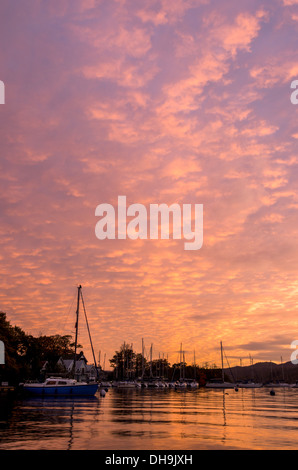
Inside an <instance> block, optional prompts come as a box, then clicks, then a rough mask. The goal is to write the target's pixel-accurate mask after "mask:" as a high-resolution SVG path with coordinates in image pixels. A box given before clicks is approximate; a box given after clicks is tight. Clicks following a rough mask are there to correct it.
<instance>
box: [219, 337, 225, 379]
mask: <svg viewBox="0 0 298 470" xmlns="http://www.w3.org/2000/svg"><path fill="white" fill-rule="evenodd" d="M220 353H221V375H222V381H223V382H224V381H225V373H224V366H223V350H222V341H221V342H220Z"/></svg>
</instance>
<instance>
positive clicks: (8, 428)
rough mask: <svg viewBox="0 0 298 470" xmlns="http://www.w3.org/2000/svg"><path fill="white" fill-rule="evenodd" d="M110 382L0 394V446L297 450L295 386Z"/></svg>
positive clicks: (297, 422) (297, 423) (19, 447)
mask: <svg viewBox="0 0 298 470" xmlns="http://www.w3.org/2000/svg"><path fill="white" fill-rule="evenodd" d="M269 392H270V390H269V389H266V388H261V389H239V391H238V392H235V391H234V390H225V391H223V390H210V389H199V390H195V391H192V390H190V391H175V390H170V389H166V390H146V389H145V390H143V389H142V390H134V389H133V390H123V389H122V390H119V389H110V390H109V391H108V393H107V394H106V396H105V397H104V398H103V397H100V396H99V395H98V396H97V395H96V396H95V397H93V398H88V399H80V398H76V399H65V398H60V399H59V398H46V399H39V398H32V399H31V398H30V399H29V398H27V399H22V400H17V401H14V402H13V403H4V402H3V401H1V413H0V449H1V450H19V449H23V450H24V449H25V450H31V449H39V450H51V449H57V450H67V449H73V450H77V449H86V450H87V449H88V450H166V449H168V450H169V449H170V450H197V449H285V450H289V449H296V448H297V433H298V389H289V388H286V389H282V388H281V389H278V388H276V389H275V392H276V395H275V396H271V395H270V393H269Z"/></svg>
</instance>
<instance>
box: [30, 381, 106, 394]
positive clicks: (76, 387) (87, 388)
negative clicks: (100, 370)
mask: <svg viewBox="0 0 298 470" xmlns="http://www.w3.org/2000/svg"><path fill="white" fill-rule="evenodd" d="M97 389H98V384H97V383H85V382H77V381H76V380H74V379H64V378H62V377H49V378H48V379H46V381H45V382H44V383H25V384H23V390H24V391H25V392H27V393H29V394H30V395H39V396H45V395H46V396H93V395H95V393H96V392H97Z"/></svg>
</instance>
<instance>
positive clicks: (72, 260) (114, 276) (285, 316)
mask: <svg viewBox="0 0 298 470" xmlns="http://www.w3.org/2000/svg"><path fill="white" fill-rule="evenodd" d="M0 16H1V19H2V27H1V31H0V37H1V43H2V45H3V48H2V52H1V69H0V70H1V72H0V80H1V81H3V83H4V84H5V104H3V105H1V106H0V113H1V149H2V151H1V160H0V169H1V171H0V178H1V189H2V197H1V226H0V230H1V239H0V240H1V252H0V259H1V274H2V275H1V290H0V310H1V311H3V312H6V314H7V319H8V320H9V321H10V322H11V324H12V325H17V326H19V327H21V328H22V329H23V330H24V331H25V332H27V333H30V334H33V335H39V334H45V335H54V334H74V324H75V309H76V305H75V297H76V288H77V286H78V285H79V284H81V285H82V287H83V295H84V300H85V305H86V309H87V315H88V321H89V326H90V330H91V335H92V340H93V344H94V348H95V352H96V356H98V353H99V351H101V357H102V358H103V355H104V354H106V367H108V365H109V364H108V359H110V358H111V357H112V356H113V353H114V351H115V350H116V349H119V347H120V345H121V344H122V343H123V342H124V341H125V342H126V343H129V344H133V347H134V349H135V350H136V351H137V352H140V351H141V344H142V338H144V342H145V345H146V350H147V352H148V351H149V348H150V345H151V343H153V348H154V354H153V355H154V358H157V357H158V355H159V354H160V355H163V354H164V355H165V357H167V355H168V358H169V361H170V362H171V363H174V362H177V358H178V352H179V348H180V344H181V343H182V344H183V349H184V350H185V356H186V361H187V362H188V363H190V364H191V363H192V361H193V356H194V350H195V355H196V361H197V363H198V364H199V365H202V364H203V363H206V362H208V363H209V364H213V363H216V364H217V365H220V351H219V343H220V341H222V342H223V344H224V347H225V351H226V354H227V356H228V357H230V359H229V361H230V364H231V365H236V364H237V365H239V359H240V358H243V361H242V363H243V365H248V364H249V359H248V358H249V356H251V357H252V358H253V359H254V362H258V361H270V360H272V361H276V362H279V361H280V360H281V357H282V359H283V361H284V362H285V361H289V360H290V356H291V353H292V350H291V347H290V345H291V343H292V341H293V340H297V339H298V328H296V326H297V320H296V318H297V306H298V243H297V241H298V191H297V181H298V152H297V149H298V145H297V144H298V125H297V124H298V120H297V116H298V114H297V113H298V106H296V105H294V104H293V103H292V102H291V93H292V92H293V89H291V83H292V82H293V80H297V79H298V57H297V56H298V53H297V47H296V46H297V32H298V0H264V1H262V2H260V1H257V0H244V1H242V2H237V1H236V0H228V1H225V2H220V1H218V0H175V1H170V0H150V1H149V0H142V1H140V2H136V1H133V0H108V1H107V0H51V1H43V0H22V2H18V1H17V0H2V1H1V5H0ZM122 195H123V196H126V198H127V205H130V204H136V203H138V204H143V205H144V206H146V207H149V205H150V204H167V205H171V204H179V205H180V206H182V205H183V204H191V205H193V206H194V205H195V204H202V205H203V207H204V228H203V239H204V241H203V246H202V247H201V248H200V249H198V250H196V251H195V250H190V251H188V250H185V249H184V242H185V240H183V239H181V240H177V239H173V237H170V239H168V240H166V239H160V238H159V239H157V240H153V239H149V237H148V239H137V240H132V239H129V238H127V239H119V238H116V239H115V240H99V239H98V238H96V235H95V227H96V223H97V222H98V217H96V216H95V209H96V207H97V206H98V205H99V204H111V205H113V206H114V207H117V203H118V196H122ZM148 223H149V221H148ZM80 322H81V325H82V330H81V332H80V336H79V342H81V343H82V344H83V346H84V351H86V355H87V357H88V359H89V361H90V362H92V355H91V353H90V348H89V343H88V334H87V331H86V328H85V327H84V326H83V323H84V320H83V317H82V318H81V320H80Z"/></svg>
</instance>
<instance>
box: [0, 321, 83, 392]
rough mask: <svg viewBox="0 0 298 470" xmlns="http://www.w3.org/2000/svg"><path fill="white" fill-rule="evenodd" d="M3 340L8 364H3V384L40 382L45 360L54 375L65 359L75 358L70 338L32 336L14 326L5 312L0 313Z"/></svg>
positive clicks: (0, 334) (1, 372)
mask: <svg viewBox="0 0 298 470" xmlns="http://www.w3.org/2000/svg"><path fill="white" fill-rule="evenodd" d="M0 341H3V343H4V345H5V364H4V365H0V383H1V382H3V381H8V382H9V383H10V384H15V385H17V384H18V383H20V382H23V381H25V380H35V379H38V378H40V374H41V369H42V367H43V364H44V363H45V361H47V362H48V367H49V369H50V370H52V371H53V372H54V371H55V370H56V369H57V361H58V360H59V358H60V357H61V356H64V357H65V356H66V357H67V356H69V357H74V344H73V342H72V337H71V336H70V335H65V336H60V335H54V336H39V337H34V336H32V335H28V334H26V333H25V332H24V331H23V330H22V329H21V328H19V327H18V326H12V325H11V324H10V322H9V321H8V320H7V318H6V314H5V313H4V312H0Z"/></svg>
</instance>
